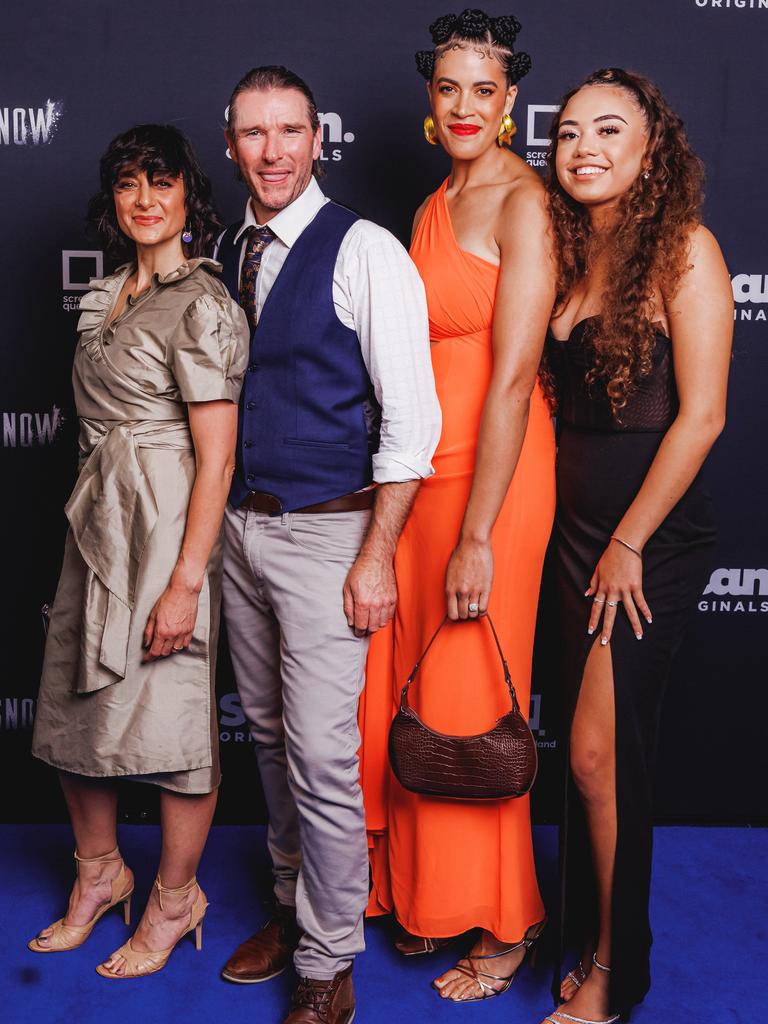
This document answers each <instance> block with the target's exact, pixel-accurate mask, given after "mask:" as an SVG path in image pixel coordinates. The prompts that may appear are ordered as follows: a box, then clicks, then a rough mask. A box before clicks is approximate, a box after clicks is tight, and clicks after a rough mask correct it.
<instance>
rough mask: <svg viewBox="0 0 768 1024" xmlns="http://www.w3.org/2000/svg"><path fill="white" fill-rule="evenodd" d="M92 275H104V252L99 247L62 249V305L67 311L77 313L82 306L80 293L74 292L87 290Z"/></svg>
mask: <svg viewBox="0 0 768 1024" xmlns="http://www.w3.org/2000/svg"><path fill="white" fill-rule="evenodd" d="M92 277H104V253H103V252H101V251H100V250H99V249H62V250H61V287H62V290H63V295H62V300H61V307H62V309H63V310H64V311H65V312H67V313H76V312H77V310H78V309H79V308H80V299H81V296H80V295H73V294H72V293H73V292H87V291H88V282H89V281H90V279H91V278H92Z"/></svg>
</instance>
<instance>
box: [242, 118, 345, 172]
mask: <svg viewBox="0 0 768 1024" xmlns="http://www.w3.org/2000/svg"><path fill="white" fill-rule="evenodd" d="M317 116H318V117H319V118H320V131H321V133H322V139H323V148H322V152H321V153H320V159H321V161H323V163H325V162H326V161H328V160H332V161H333V162H334V163H338V162H339V160H341V158H342V156H343V152H342V150H341V143H344V142H346V143H350V142H354V141H355V133H354V132H345V131H344V127H343V124H342V120H341V114H335V113H333V111H330V112H329V113H327V114H318V115H317ZM224 120H225V121H228V120H229V107H227V109H226V110H225V111H224ZM331 147H338V148H331ZM226 153H227V160H231V159H232V154H231V153H230V152H229V150H227V151H226Z"/></svg>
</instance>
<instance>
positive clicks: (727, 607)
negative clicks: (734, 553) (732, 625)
mask: <svg viewBox="0 0 768 1024" xmlns="http://www.w3.org/2000/svg"><path fill="white" fill-rule="evenodd" d="M710 594H711V595H714V596H713V598H712V599H711V600H708V601H699V611H700V612H768V601H756V600H754V599H755V598H756V597H760V598H763V597H768V569H715V571H714V572H713V573H712V575H711V576H710V579H709V583H708V584H707V586H706V588H705V590H704V595H703V596H704V597H707V596H708V595H710ZM732 597H735V598H737V599H738V600H736V601H732V600H730V598H732ZM723 598H728V600H722V599H723Z"/></svg>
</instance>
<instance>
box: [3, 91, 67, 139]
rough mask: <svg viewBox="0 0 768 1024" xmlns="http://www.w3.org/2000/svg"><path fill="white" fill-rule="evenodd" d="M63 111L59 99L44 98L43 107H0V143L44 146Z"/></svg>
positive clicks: (51, 135) (54, 130)
mask: <svg viewBox="0 0 768 1024" xmlns="http://www.w3.org/2000/svg"><path fill="white" fill-rule="evenodd" d="M63 113H64V104H63V103H62V102H61V100H46V101H45V106H44V107H0V145H2V146H11V145H13V146H46V145H47V144H48V143H49V142H50V141H51V139H52V138H53V136H54V135H55V133H56V129H57V128H58V127H59V122H60V121H61V115H62V114H63Z"/></svg>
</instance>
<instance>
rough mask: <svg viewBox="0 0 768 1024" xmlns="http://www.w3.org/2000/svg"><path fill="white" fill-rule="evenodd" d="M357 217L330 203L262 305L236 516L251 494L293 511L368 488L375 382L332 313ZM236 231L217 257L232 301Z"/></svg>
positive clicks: (248, 377) (235, 489)
mask: <svg viewBox="0 0 768 1024" xmlns="http://www.w3.org/2000/svg"><path fill="white" fill-rule="evenodd" d="M358 219H359V218H358V216H357V214H354V213H352V212H351V211H350V210H346V209H345V208H344V207H342V206H338V205H336V204H335V203H326V204H325V206H323V207H322V209H321V210H320V211H319V213H318V214H317V216H316V217H315V219H314V220H313V221H312V222H311V223H310V224H309V225H308V226H307V227H306V228H305V230H304V231H303V232H302V234H301V235H300V236H299V238H298V239H297V241H296V243H295V245H294V246H293V247H292V248H291V251H290V253H289V254H288V257H287V258H286V261H285V263H284V264H283V266H282V268H281V270H280V273H279V274H278V276H277V279H276V280H275V282H274V284H273V285H272V288H271V289H270V292H269V295H268V296H267V299H266V302H265V303H264V307H263V309H262V311H261V316H260V317H259V322H258V324H257V325H256V328H255V330H254V331H253V334H252V336H251V348H250V361H249V365H248V370H247V372H246V374H245V380H244V382H243V390H242V394H241V396H240V415H239V417H238V431H237V468H236V471H235V477H234V480H233V482H232V488H231V490H230V493H229V500H230V503H231V504H232V505H233V506H234V507H235V508H237V507H238V506H239V505H240V504H241V503H242V501H243V499H244V498H245V497H247V495H248V493H249V492H250V491H267V492H268V493H270V494H274V495H275V496H276V497H277V498H279V499H280V504H281V506H282V510H283V512H291V511H293V510H294V509H297V508H302V507H303V506H305V505H315V504H317V503H319V502H322V501H329V500H330V499H332V498H338V497H340V496H341V495H343V494H349V493H351V492H352V491H357V490H359V489H360V488H362V487H366V486H368V484H370V483H371V481H372V478H373V474H372V469H371V451H370V446H369V437H368V427H367V425H366V416H365V403H366V399H368V397H369V395H370V394H371V391H372V387H371V380H370V377H369V376H368V372H367V370H366V368H365V363H364V362H363V357H362V353H361V351H360V342H359V340H358V337H357V335H356V333H355V332H354V331H353V330H350V328H348V327H345V326H344V324H342V323H341V321H340V320H339V318H338V316H337V315H336V310H335V308H334V305H333V271H334V267H335V265H336V258H337V256H338V254H339V249H340V247H341V243H342V240H343V238H344V236H345V235H346V233H347V232H348V231H349V229H350V227H351V226H352V225H353V224H354V223H355V221H356V220H358ZM241 223H242V222H241ZM240 226H241V224H235V225H233V226H232V227H230V228H228V229H227V231H226V232H225V233H224V237H223V238H222V240H221V245H220V246H219V254H218V258H219V260H220V261H221V263H222V264H223V265H224V272H223V279H224V282H225V283H226V285H227V287H228V288H229V291H230V293H231V294H232V296H233V297H234V298H235V300H236V301H239V262H240V249H241V243H242V238H241V239H240V240H239V241H238V242H237V243H235V241H234V239H235V235H236V234H237V232H238V230H239V229H240Z"/></svg>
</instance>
